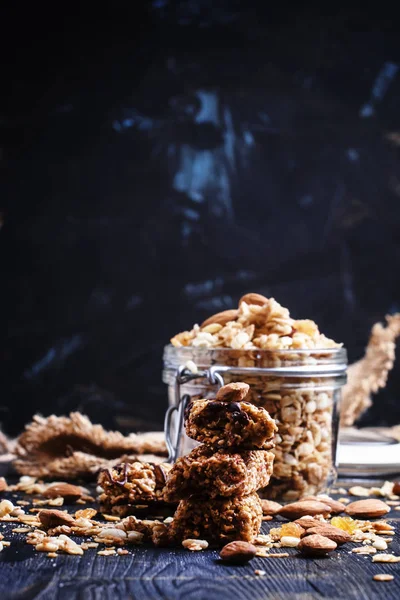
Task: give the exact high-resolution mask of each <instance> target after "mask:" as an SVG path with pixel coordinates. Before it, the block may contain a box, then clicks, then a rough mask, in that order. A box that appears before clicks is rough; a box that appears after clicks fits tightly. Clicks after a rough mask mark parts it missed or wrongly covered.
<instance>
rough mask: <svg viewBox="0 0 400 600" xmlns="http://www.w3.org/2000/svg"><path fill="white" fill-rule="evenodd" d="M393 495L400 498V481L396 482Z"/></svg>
mask: <svg viewBox="0 0 400 600" xmlns="http://www.w3.org/2000/svg"><path fill="white" fill-rule="evenodd" d="M392 493H393V494H395V495H396V496H400V481H395V482H394V484H393V490H392Z"/></svg>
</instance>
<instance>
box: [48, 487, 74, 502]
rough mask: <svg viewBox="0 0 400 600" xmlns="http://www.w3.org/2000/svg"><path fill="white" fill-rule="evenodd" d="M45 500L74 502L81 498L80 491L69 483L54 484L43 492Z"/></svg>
mask: <svg viewBox="0 0 400 600" xmlns="http://www.w3.org/2000/svg"><path fill="white" fill-rule="evenodd" d="M43 496H44V497H45V498H59V497H60V496H61V498H64V499H65V500H66V501H67V502H75V500H78V499H79V498H80V497H81V496H82V490H81V488H80V487H78V486H77V485H72V484H70V483H55V484H54V485H51V486H50V487H48V488H47V489H46V490H45V491H44V492H43Z"/></svg>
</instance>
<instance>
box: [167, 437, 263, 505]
mask: <svg viewBox="0 0 400 600" xmlns="http://www.w3.org/2000/svg"><path fill="white" fill-rule="evenodd" d="M273 461H274V455H273V454H272V452H268V451H266V450H244V451H242V452H231V453H228V452H225V451H223V450H218V451H217V452H215V450H214V449H212V448H209V447H207V446H204V445H202V446H199V447H198V448H195V449H194V450H192V452H191V453H190V454H188V455H187V456H183V457H182V458H180V459H178V461H177V462H176V463H175V465H174V466H173V468H172V470H171V471H170V473H169V475H168V478H167V483H166V486H165V491H164V499H165V500H166V501H168V502H175V501H177V500H179V499H182V498H187V497H188V496H191V495H192V494H203V493H204V491H205V489H206V490H207V495H208V496H209V497H210V498H215V497H216V496H225V497H227V496H247V495H249V494H252V493H254V492H255V491H257V490H258V489H259V488H263V487H265V486H266V485H268V482H269V479H270V477H271V474H272V466H273Z"/></svg>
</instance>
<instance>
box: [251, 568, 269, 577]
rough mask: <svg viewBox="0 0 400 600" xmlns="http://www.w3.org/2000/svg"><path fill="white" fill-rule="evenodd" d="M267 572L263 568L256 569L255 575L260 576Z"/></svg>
mask: <svg viewBox="0 0 400 600" xmlns="http://www.w3.org/2000/svg"><path fill="white" fill-rule="evenodd" d="M266 574H267V573H266V571H263V570H262V569H256V570H255V571H254V575H258V576H259V577H263V576H264V575H266Z"/></svg>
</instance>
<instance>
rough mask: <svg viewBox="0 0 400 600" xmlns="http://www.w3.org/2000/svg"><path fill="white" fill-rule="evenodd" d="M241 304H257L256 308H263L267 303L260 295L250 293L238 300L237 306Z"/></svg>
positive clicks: (266, 299)
mask: <svg viewBox="0 0 400 600" xmlns="http://www.w3.org/2000/svg"><path fill="white" fill-rule="evenodd" d="M242 302H246V304H257V305H258V306H263V305H264V304H266V303H267V302H268V298H266V297H265V296H262V295H261V294H256V293H255V292H250V293H249V294H245V295H244V296H242V297H241V298H240V300H239V306H240V305H241V304H242Z"/></svg>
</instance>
